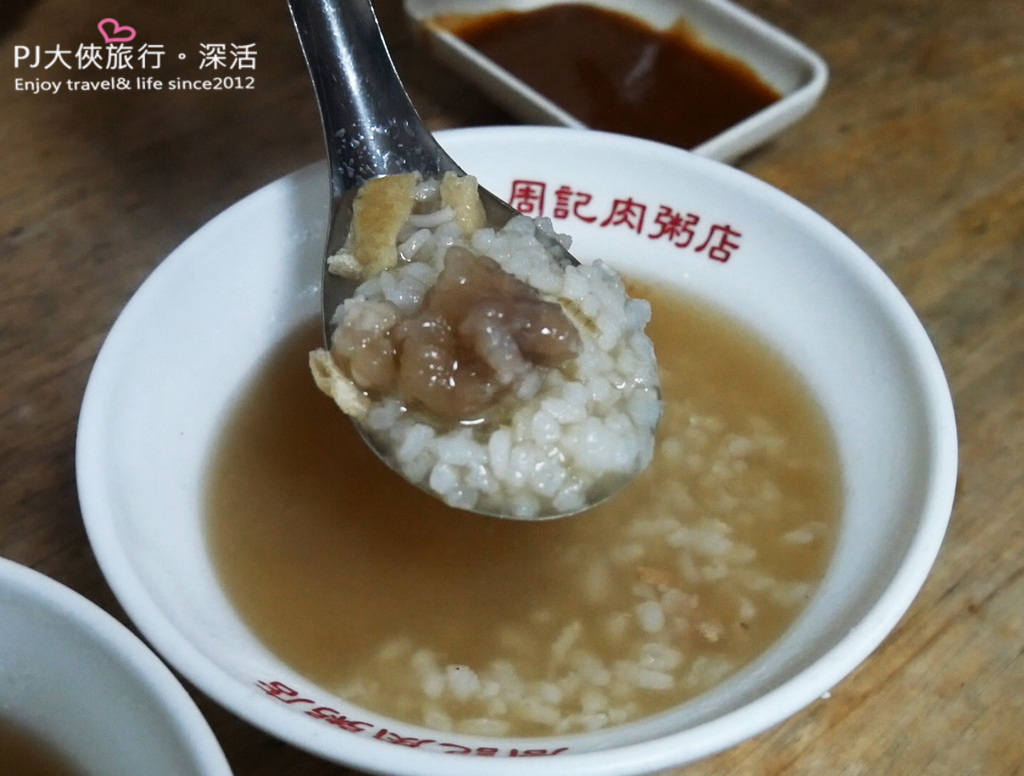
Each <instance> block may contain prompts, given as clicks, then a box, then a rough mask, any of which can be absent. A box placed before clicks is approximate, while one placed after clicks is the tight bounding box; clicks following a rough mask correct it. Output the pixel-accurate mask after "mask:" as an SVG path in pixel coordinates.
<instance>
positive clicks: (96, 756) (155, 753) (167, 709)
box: [0, 558, 231, 776]
mask: <svg viewBox="0 0 1024 776" xmlns="http://www.w3.org/2000/svg"><path fill="white" fill-rule="evenodd" d="M0 724H8V725H14V726H15V727H17V728H20V729H22V730H24V731H25V732H26V733H28V734H30V735H31V736H32V737H33V738H35V739H37V740H38V741H40V742H44V743H45V744H48V745H49V747H50V748H52V749H53V750H54V751H56V752H59V753H61V754H62V755H63V756H64V757H65V759H67V761H68V762H70V763H74V764H75V765H76V766H77V768H78V769H79V770H78V771H76V772H81V773H83V774H90V776H92V775H95V776H100V775H102V776H145V774H160V776H230V775H231V770H230V769H229V768H228V764H227V760H225V759H224V754H223V752H221V749H220V747H219V746H218V744H217V740H216V739H215V738H214V736H213V732H212V731H211V730H210V728H209V726H208V725H207V724H206V720H205V719H204V718H203V715H202V714H201V713H200V712H199V709H198V708H197V707H196V705H195V703H194V702H193V701H192V698H191V697H189V695H188V693H187V692H185V688H183V687H182V686H181V684H180V683H179V682H178V680H177V679H175V678H174V675H173V674H172V673H171V672H170V670H169V669H168V668H167V666H165V665H164V664H163V663H162V662H160V659H159V658H158V657H157V656H156V655H154V654H153V653H152V652H151V651H150V650H149V649H148V648H147V647H146V646H145V645H144V644H143V643H142V642H141V641H140V640H139V639H138V638H137V637H136V636H135V635H133V634H132V633H131V631H129V630H128V629H127V628H125V627H124V626H123V625H121V623H119V622H118V621H117V620H115V619H114V618H113V617H111V616H110V615H109V614H107V613H106V612H104V611H103V610H102V609H100V608H99V607H98V606H96V605H95V604H94V603H92V602H91V601H88V600H87V599H85V598H83V597H82V596H80V595H79V594H78V593H76V592H74V591H73V590H70V589H69V588H67V587H65V586H63V585H61V584H59V583H58V582H55V581H54V580H52V579H50V578H49V577H47V576H44V575H43V574H40V573H39V572H37V571H33V570H32V569H29V568H26V567H25V566H21V565H19V564H17V563H14V562H12V561H9V560H6V559H3V558H0ZM0 771H2V772H4V773H6V772H7V771H6V770H4V767H3V764H0Z"/></svg>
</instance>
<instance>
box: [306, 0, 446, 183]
mask: <svg viewBox="0 0 1024 776" xmlns="http://www.w3.org/2000/svg"><path fill="white" fill-rule="evenodd" d="M288 5H289V7H290V9H291V13H292V20H293V21H294V23H295V29H296V32H297V33H298V36H299V42H300V44H301V46H302V52H303V54H304V56H305V58H306V65H307V67H308V68H309V73H310V77H311V79H312V81H313V87H314V89H315V91H316V97H317V103H318V105H319V107H320V117H321V119H322V122H323V128H324V137H325V140H326V144H327V157H328V162H329V164H330V169H331V189H332V190H331V195H332V199H334V200H335V201H337V200H338V199H340V198H341V197H342V196H343V195H344V194H345V192H347V191H349V190H350V189H353V188H356V187H358V186H359V185H360V184H362V183H364V182H365V181H367V180H369V179H370V178H375V177H378V176H381V175H394V174H398V173H404V172H414V171H418V172H422V173H424V174H425V175H428V176H429V175H435V176H436V175H440V174H443V173H444V172H446V171H453V172H461V171H460V170H459V167H458V165H456V164H455V162H454V161H452V159H451V157H449V156H448V154H447V153H445V151H444V149H442V148H441V146H440V145H438V143H437V141H436V140H435V139H434V137H433V135H431V133H430V131H429V130H428V129H427V128H426V126H425V125H424V123H423V121H422V119H421V118H420V116H419V114H418V113H417V112H416V109H415V108H414V107H413V104H412V101H411V100H410V99H409V96H408V94H406V91H405V88H404V87H403V86H402V82H401V81H400V80H399V77H398V73H397V71H396V70H395V66H394V64H393V62H392V61H391V56H390V55H389V54H388V50H387V46H386V45H385V43H384V36H383V35H382V33H381V30H380V25H379V24H378V23H377V17H376V15H375V14H374V11H373V6H372V5H371V4H370V0H288Z"/></svg>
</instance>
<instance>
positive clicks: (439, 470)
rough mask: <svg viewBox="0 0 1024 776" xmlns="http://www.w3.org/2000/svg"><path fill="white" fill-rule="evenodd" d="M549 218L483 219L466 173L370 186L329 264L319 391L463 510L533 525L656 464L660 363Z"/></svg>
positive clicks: (615, 295) (618, 299)
mask: <svg viewBox="0 0 1024 776" xmlns="http://www.w3.org/2000/svg"><path fill="white" fill-rule="evenodd" d="M559 240H562V241H563V242H562V243H561V245H564V244H565V243H567V242H568V238H560V237H558V236H556V235H554V234H553V232H552V231H551V225H550V222H549V221H547V220H546V219H537V220H534V219H531V218H527V217H526V216H515V217H513V218H512V219H511V220H510V221H509V222H508V223H507V224H505V226H503V227H502V228H501V229H498V230H495V229H492V228H489V227H485V226H484V210H483V205H482V203H481V200H480V196H479V194H478V191H477V183H476V179H475V178H473V177H471V176H456V175H453V174H451V173H449V174H447V175H446V176H445V177H444V178H443V179H442V180H421V179H420V177H419V175H418V174H415V173H409V174H405V175H393V176H388V177H385V178H377V179H374V180H371V181H368V182H367V183H365V184H364V185H363V186H362V187H361V188H360V190H359V193H358V195H357V197H356V199H355V202H354V204H353V219H352V225H351V229H350V232H349V237H348V241H347V243H346V245H345V247H344V248H343V249H342V250H340V251H339V252H338V253H337V254H335V255H334V256H332V257H331V258H330V259H329V261H328V266H329V268H330V270H331V271H332V272H334V273H336V274H338V275H341V276H343V277H347V278H350V279H352V280H354V281H359V282H360V285H359V286H358V287H357V288H356V289H355V294H354V296H353V298H351V299H348V300H347V301H346V302H345V303H344V304H343V305H342V306H340V307H339V308H338V310H337V311H336V314H335V316H334V321H335V323H336V324H337V327H336V329H335V330H334V333H333V336H332V339H331V347H330V349H329V350H327V349H323V348H317V349H315V350H314V351H313V352H312V353H311V355H310V367H311V369H312V371H313V375H314V377H315V379H316V382H317V385H318V386H319V387H320V388H321V390H323V391H324V393H326V394H328V395H329V396H331V397H332V398H333V399H334V400H335V402H336V403H337V404H338V406H339V407H340V408H341V409H342V410H343V411H344V412H346V413H347V414H349V415H351V416H352V417H353V419H354V420H355V421H356V422H358V423H359V424H360V425H361V427H362V428H363V430H364V431H365V432H366V433H367V435H368V436H369V437H370V439H372V440H373V442H374V444H375V445H376V447H377V448H378V449H379V450H381V451H382V453H383V454H384V455H385V457H386V458H387V460H388V461H389V462H390V463H391V464H392V466H393V468H395V469H396V470H397V471H400V472H402V473H403V474H404V475H405V477H406V478H407V479H408V480H409V481H410V482H413V483H416V484H418V485H420V486H421V487H423V488H424V489H426V490H428V491H429V492H432V493H434V494H436V495H437V496H438V497H440V498H442V499H443V500H444V501H445V502H446V503H448V504H451V505H452V506H457V507H462V508H464V509H472V510H475V511H482V512H485V513H488V514H495V515H502V516H508V517H515V518H520V519H533V518H541V517H547V516H552V515H556V514H564V513H572V512H577V511H579V510H581V509H584V508H586V507H587V506H589V505H591V504H594V503H597V502H598V501H600V500H602V499H603V498H605V497H606V496H608V495H609V494H611V493H613V492H614V491H615V490H617V489H618V488H620V487H621V486H622V485H623V484H625V483H626V482H628V481H629V480H630V479H632V477H634V476H635V475H636V473H637V472H639V471H641V470H643V469H644V468H645V467H646V466H647V465H648V464H649V463H650V460H651V455H652V453H653V448H654V431H655V429H656V428H657V425H658V421H659V419H660V417H661V400H660V395H659V389H658V372H657V364H656V362H655V358H654V351H653V348H652V346H651V343H650V340H648V338H647V337H646V336H645V335H644V326H645V325H646V324H647V321H648V320H649V318H650V306H649V305H648V304H647V302H646V301H644V300H641V299H630V298H629V297H628V295H627V294H626V290H625V287H624V285H623V283H622V281H621V279H620V278H619V276H618V275H617V274H616V273H615V272H614V271H613V270H612V269H611V268H610V267H608V266H607V265H606V264H604V263H603V262H600V261H599V262H595V263H593V264H591V265H588V266H573V265H571V264H570V263H568V260H566V259H564V258H562V257H561V256H560V251H561V248H560V247H559V246H560V243H559V242H558V241H559Z"/></svg>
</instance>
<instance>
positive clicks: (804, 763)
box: [0, 0, 1024, 776]
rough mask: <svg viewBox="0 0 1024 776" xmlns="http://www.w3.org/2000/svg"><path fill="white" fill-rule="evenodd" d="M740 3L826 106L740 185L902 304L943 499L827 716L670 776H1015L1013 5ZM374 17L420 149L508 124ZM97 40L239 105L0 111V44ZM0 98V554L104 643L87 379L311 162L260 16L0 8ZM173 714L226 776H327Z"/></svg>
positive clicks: (1019, 131)
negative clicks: (236, 211)
mask: <svg viewBox="0 0 1024 776" xmlns="http://www.w3.org/2000/svg"><path fill="white" fill-rule="evenodd" d="M745 5H746V6H747V7H749V8H750V9H751V10H753V11H755V12H757V13H759V14H761V15H763V16H764V17H765V18H767V19H769V20H771V21H772V22H774V23H776V24H778V25H779V26H781V27H782V28H784V29H786V30H788V31H789V32H791V33H793V34H794V35H796V36H797V37H799V38H800V39H802V40H804V41H805V42H806V43H807V44H808V45H810V46H811V47H812V48H814V49H816V50H817V51H819V52H820V53H821V54H822V55H823V56H824V57H825V58H826V60H827V61H828V62H829V65H830V67H831V72H832V80H831V83H830V85H829V87H828V90H827V92H826V94H825V97H824V99H823V100H822V102H821V104H820V106H819V107H818V108H817V109H816V110H815V111H814V112H813V113H812V114H811V115H810V116H808V117H807V118H806V119H804V120H803V121H802V122H801V123H799V124H798V125H796V126H795V127H793V128H791V129H790V130H788V131H786V132H785V133H784V134H782V135H781V136H780V137H779V138H778V139H776V140H775V141H773V142H772V143H770V144H769V145H768V146H766V147H764V148H762V149H761V150H759V151H757V152H755V153H753V154H751V155H750V156H749V157H747V158H746V159H744V160H742V161H741V162H740V164H739V166H740V167H742V168H743V169H745V170H747V171H748V172H750V173H752V174H753V175H756V176H758V177H760V178H763V179H765V180H767V181H769V182H770V183H772V184H774V185H776V186H778V187H779V188H781V189H783V190H785V191H787V192H789V193H790V194H792V195H794V196H795V197H797V198H798V199H800V200H802V201H803V202H805V203H807V204H808V205H810V206H811V207H812V208H814V209H815V210H817V211H819V212H820V213H822V214H823V215H824V216H825V217H826V218H828V219H829V220H831V221H833V222H834V223H835V224H837V225H838V226H839V227H840V228H841V229H843V230H844V231H845V232H846V233H848V234H849V235H850V236H851V237H852V238H853V239H854V240H855V241H856V242H857V243H859V244H860V245H861V246H863V247H864V248H865V250H867V252H868V253H869V254H870V255H871V256H873V257H874V258H875V259H876V260H877V261H878V263H879V264H880V265H881V267H882V268H883V269H884V270H885V271H886V272H887V273H888V274H889V276H890V277H891V278H892V279H893V280H894V282H895V283H896V284H897V286H898V287H899V288H900V289H901V290H902V292H903V293H904V294H905V295H906V296H907V298H908V299H909V300H910V302H911V304H912V305H913V306H914V308H915V310H916V311H917V312H918V314H919V315H920V317H921V319H922V320H923V322H924V325H925V327H926V328H927V330H928V332H929V334H930V335H931V337H932V338H933V341H934V342H935V345H936V347H937V349H938V352H939V355H940V358H941V359H942V362H943V364H944V366H945V368H946V370H947V373H948V375H949V379H950V383H951V386H952V388H953V392H954V401H955V406H956V411H957V419H958V426H959V434H960V454H961V470H960V482H959V490H958V496H957V500H956V505H955V509H954V513H953V519H952V522H951V525H950V529H949V533H948V537H947V540H946V542H945V545H944V547H943V550H942V552H941V554H940V557H939V559H938V562H937V564H936V566H935V568H934V570H933V572H932V574H931V576H930V577H929V579H928V581H927V583H926V584H925V587H924V589H923V590H922V592H921V594H920V595H919V597H918V598H917V600H916V602H915V604H914V605H913V607H912V608H911V610H910V611H909V613H908V614H907V615H906V616H905V617H904V618H903V620H902V621H901V622H900V624H899V625H898V627H897V628H896V630H895V631H894V632H893V633H892V634H891V636H890V637H889V638H888V639H886V640H885V642H884V643H883V644H882V646H881V647H880V648H879V649H878V650H877V651H876V653H875V654H874V655H873V656H872V657H871V658H870V659H869V660H868V661H867V662H866V663H864V664H863V665H862V666H861V667H860V668H859V669H858V670H857V671H855V672H854V673H853V674H852V675H851V676H850V677H849V678H847V679H846V680H845V681H844V682H842V683H841V684H840V685H839V686H837V687H836V688H835V689H834V690H833V691H832V693H831V696H830V697H828V698H827V699H823V700H821V701H819V702H817V703H815V704H813V705H812V706H811V707H809V708H808V709H806V710H805V711H803V712H802V713H800V714H798V715H796V716H795V717H793V718H791V719H790V720H789V721H787V722H785V723H783V724H781V725H779V726H777V727H776V728H775V729H773V730H770V731H768V732H767V733H765V734H763V735H761V736H759V737H757V738H755V739H753V740H751V741H749V742H747V743H745V744H743V745H741V746H738V747H736V748H734V749H732V750H730V751H728V752H725V753H723V754H720V755H718V756H716V757H712V758H709V759H707V760H705V761H703V762H700V763H697V764H695V765H693V766H690V767H688V768H681V769H676V770H673V771H671V772H670V773H672V774H676V776H683V774H685V775H686V776H712V775H717V774H758V775H759V776H761V775H774V774H785V775H786V776H804V775H805V774H806V775H808V776H809V775H810V774H815V775H816V776H817V775H819V774H830V775H832V774H844V775H846V774H848V775H850V776H853V775H855V774H857V775H859V774H928V775H929V776H965V775H966V774H979V775H984V776H990V775H993V774H994V775H997V776H1002V775H1004V774H1005V775H1006V776H1012V775H1014V774H1024V742H1022V736H1021V730H1022V729H1024V693H1022V692H1021V690H1022V688H1024V478H1022V472H1024V304H1022V301H1024V45H1022V41H1024V4H1022V3H1020V2H1019V1H1018V0H975V1H973V2H970V3H965V2H962V0H933V2H923V0H890V1H889V2H885V3H878V2H874V0H847V2H845V3H841V4H840V3H820V2H816V1H815V0H747V2H746V3H745ZM378 6H379V13H380V15H381V17H382V21H383V23H384V26H385V30H386V32H387V34H388V37H389V40H391V44H392V50H393V53H394V55H395V58H396V60H397V62H398V66H399V69H400V71H401V72H402V73H403V75H404V76H405V78H406V82H407V85H408V87H409V89H410V92H411V93H412V95H413V98H414V101H415V102H416V103H417V105H418V106H419V108H420V110H421V112H422V113H423V114H424V116H425V117H426V118H427V120H428V123H429V124H430V125H431V126H432V127H434V128H442V127H451V126H470V125H481V124H500V123H511V119H510V118H509V117H507V116H506V115H505V114H504V113H503V112H502V111H501V110H500V109H498V108H496V107H495V106H493V105H492V104H490V103H489V102H488V101H487V100H486V99H485V98H484V97H483V96H481V95H480V94H479V93H478V92H477V91H476V90H475V89H473V88H472V87H470V86H469V85H467V84H466V83H465V82H464V81H462V80H461V79H460V78H459V77H457V76H456V75H454V74H453V73H451V72H450V71H448V70H447V69H446V68H444V67H443V66H441V65H440V64H438V63H436V62H434V61H433V60H431V59H430V58H429V57H428V56H426V55H425V54H424V53H423V52H422V51H421V50H420V49H419V48H418V47H417V45H416V41H415V40H414V39H413V37H412V35H411V34H410V33H409V31H408V30H407V29H406V27H405V25H404V20H403V19H402V16H401V10H400V6H399V3H398V0H378ZM100 11H102V13H100ZM105 16H113V17H115V18H118V19H121V20H122V21H124V22H125V23H131V24H132V25H133V26H135V27H136V28H137V29H138V30H139V31H140V39H148V40H150V41H151V42H154V43H163V44H165V45H166V47H167V49H168V50H178V49H182V50H189V51H193V50H194V51H198V44H199V43H200V42H201V41H203V42H209V41H214V42H215V41H221V42H239V43H240V42H250V41H252V42H256V44H257V50H258V66H257V71H256V76H257V84H256V88H255V89H254V90H252V91H249V92H241V93H209V92H180V93H175V94H171V93H168V92H163V93H142V92H137V91H132V92H100V93H90V94H59V95H56V96H54V95H45V94H39V95H33V94H28V93H25V92H18V91H15V89H14V79H15V77H18V76H20V75H23V74H22V73H20V72H16V71H15V70H14V69H13V64H12V63H13V47H14V46H15V45H36V44H40V45H43V46H44V47H46V48H51V47H52V46H53V45H55V44H60V45H63V46H64V47H65V48H70V47H74V46H77V44H78V43H80V42H83V41H89V40H91V36H92V35H93V34H94V33H93V30H94V28H95V24H96V21H97V20H98V19H99V18H103V17H105ZM186 64H187V65H189V67H186V66H185V65H174V66H175V67H180V68H181V69H180V71H179V72H178V73H175V72H173V67H171V68H170V70H169V72H168V73H167V74H166V75H174V74H180V75H187V74H189V73H191V72H193V70H192V69H194V62H190V63H186ZM190 67H191V68H192V69H190ZM0 95H2V96H0V149H2V150H0V153H2V155H3V156H2V158H3V163H2V165H0V554H2V555H3V556H5V557H8V558H12V559H14V560H16V561H18V562H20V563H24V564H26V565H29V566H32V567H34V568H37V569H39V570H41V571H43V572H45V573H47V574H49V575H50V576H52V577H54V578H56V579H58V580H59V581H61V582H63V583H65V584H67V585H69V586H70V587H72V588H74V589H76V590H78V591H79V592H82V593H84V594H85V595H87V596H88V597H90V598H92V599H93V600H95V601H97V602H98V603H99V604H100V605H101V606H103V607H105V608H106V609H108V610H109V611H111V612H113V613H114V614H115V615H116V616H118V617H120V618H121V619H122V620H123V621H125V622H127V620H126V618H125V617H124V615H123V613H122V612H121V610H120V608H119V607H118V605H117V602H116V600H115V599H114V598H113V596H112V594H111V593H110V591H109V589H108V588H107V586H106V583H105V582H104V580H103V577H102V575H101V574H100V572H99V569H98V567H97V565H96V562H95V560H94V559H93V556H92V553H91V550H90V548H89V545H88V542H87V539H86V536H85V532H84V530H83V528H82V521H81V515H80V513H79V510H78V505H77V496H76V491H75V477H74V437H75V425H76V419H77V413H78V409H79V405H80V402H81V398H82V392H83V390H84V386H85V382H86V379H87V377H88V373H89V369H90V367H91V364H92V362H93V359H94V358H95V355H96V353H97V350H98V348H99V346H100V344H101V343H102V341H103V338H104V336H105V334H106V332H107V331H108V329H109V327H110V326H111V324H112V322H113V320H114V319H115V317H116V316H117V314H118V312H119V311H120V309H121V308H122V307H123V305H124V304H125V303H126V301H127V300H128V298H129V297H130V296H131V294H132V293H133V291H134V290H135V289H136V288H137V287H138V285H139V284H140V282H141V281H142V280H143V278H144V277H145V276H146V275H147V274H148V273H149V272H150V271H151V270H152V268H153V267H154V266H155V265H156V264H157V263H158V262H159V261H160V260H161V259H162V258H163V257H164V256H165V255H166V254H167V253H168V252H169V251H171V250H172V249H173V248H174V247H175V246H176V245H177V244H178V243H180V242H181V241H182V240H184V239H185V238H186V237H187V236H188V235H189V234H190V233H191V232H192V231H193V230H195V229H196V228H197V227H198V226H200V225H201V224H202V223H203V222H205V221H206V220H208V219H209V218H211V217H213V216H214V215H215V214H216V213H218V212H219V211H221V210H222V209H223V208H225V207H227V206H228V205H229V204H231V203H232V202H234V201H235V200H237V199H239V198H240V197H242V196H244V195H246V194H248V193H249V192H251V191H253V190H254V189H256V188H257V187H259V186H260V185H263V184H265V183H268V182H270V181H272V180H274V179H276V178H277V177H279V176H280V175H282V174H284V173H286V172H289V171H291V170H293V169H295V168H297V167H299V166H301V165H304V164H306V163H308V162H310V161H313V160H315V159H317V158H319V157H320V155H321V152H322V150H321V149H322V144H321V140H320V135H319V127H318V125H317V116H316V111H315V107H314V105H313V102H312V93H311V89H310V87H309V84H308V81H307V77H306V73H305V70H304V65H303V63H302V59H301V55H300V53H299V50H298V46H297V44H296V42H295V40H294V35H293V33H292V30H291V25H290V21H289V19H288V16H287V12H286V7H285V4H284V3H283V2H281V1H280V0H222V2H219V3H210V4H207V3H200V2H198V0H186V2H173V3H172V2H169V0H167V1H163V0H161V1H158V2H153V3H146V4H138V3H133V2H130V0H110V1H109V2H104V3H103V4H102V6H101V5H100V4H98V3H77V2H73V1H72V0H39V1H38V2H34V3H33V2H31V1H26V0H20V1H19V2H11V3H6V2H5V3H4V4H3V5H2V7H0ZM0 692H2V690H0ZM195 695H196V698H197V700H198V702H199V703H200V706H201V708H202V709H203V711H204V712H205V713H206V714H207V716H208V718H209V719H210V721H211V724H212V726H213V728H214V730H215V732H216V733H217V735H218V736H219V738H220V740H221V742H222V744H223V746H224V748H225V750H226V752H227V754H228V757H229V760H230V761H231V763H232V766H233V768H234V770H235V772H236V773H237V774H239V775H240V776H260V775H261V774H275V776H276V775H280V774H299V773H302V774H308V775H309V776H316V775H317V774H342V773H351V771H348V770H347V769H345V768H341V767H338V766H334V765H331V764H329V763H326V762H323V761H320V760H318V759H316V758H313V757H311V756H309V755H305V754H303V753H300V752H298V751H297V750H295V749H293V748H292V747H290V746H288V745H285V744H282V743H279V742H277V741H275V740H274V739H272V738H270V737H268V736H266V735H264V734H262V733H260V732H258V731H256V730H255V729H253V728H252V727H250V726H249V725H247V724H246V723H244V722H241V721H239V720H237V719H235V718H234V717H232V716H231V715H229V714H227V713H226V712H224V711H222V710H221V709H219V708H218V707H217V706H216V705H215V704H213V703H212V702H210V701H209V700H207V699H205V698H203V697H202V696H201V695H200V694H198V693H195Z"/></svg>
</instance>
